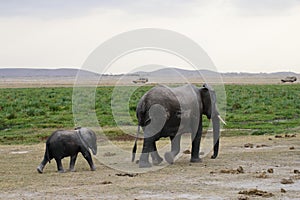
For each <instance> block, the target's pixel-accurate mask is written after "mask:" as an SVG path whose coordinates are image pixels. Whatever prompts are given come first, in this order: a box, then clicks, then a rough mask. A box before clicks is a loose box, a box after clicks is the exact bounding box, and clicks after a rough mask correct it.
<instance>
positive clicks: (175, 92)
mask: <svg viewBox="0 0 300 200" xmlns="http://www.w3.org/2000/svg"><path fill="white" fill-rule="evenodd" d="M136 115H137V118H138V125H139V127H140V126H141V127H142V128H143V131H144V143H143V149H142V154H141V156H140V160H139V167H140V168H145V167H151V166H152V165H151V164H150V162H149V153H150V154H151V157H152V163H153V164H154V165H158V164H160V163H161V162H162V160H163V159H162V158H161V157H160V156H159V154H158V152H157V148H156V144H155V142H156V141H157V140H159V139H160V138H161V137H169V138H170V140H171V151H170V152H167V153H165V156H164V157H165V160H166V161H167V162H168V163H170V164H172V163H173V162H174V157H175V156H176V155H177V154H178V153H179V150H180V139H181V134H183V133H191V135H192V150H191V159H190V161H191V162H201V159H200V157H199V151H200V140H201V136H202V115H206V116H207V118H208V119H212V124H213V135H214V137H213V142H214V153H213V155H212V156H211V158H213V159H214V158H216V157H217V156H218V151H219V134H220V120H219V118H218V115H219V113H218V111H217V108H216V94H215V92H214V91H213V89H212V88H211V87H210V86H208V85H206V84H204V85H203V87H201V88H197V87H196V86H194V85H191V84H188V85H184V86H181V87H177V88H169V87H167V86H161V85H160V86H156V87H154V88H152V89H151V90H149V91H148V92H147V93H146V94H144V96H143V97H142V98H141V100H140V101H139V103H138V105H137V109H136ZM135 152H136V143H135V146H134V148H133V158H132V161H134V157H135Z"/></svg>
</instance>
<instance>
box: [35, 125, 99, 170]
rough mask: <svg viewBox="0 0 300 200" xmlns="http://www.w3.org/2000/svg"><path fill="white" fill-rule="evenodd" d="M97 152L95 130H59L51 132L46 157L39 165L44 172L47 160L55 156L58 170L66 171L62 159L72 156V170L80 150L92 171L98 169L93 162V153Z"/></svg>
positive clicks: (38, 168) (39, 168)
mask: <svg viewBox="0 0 300 200" xmlns="http://www.w3.org/2000/svg"><path fill="white" fill-rule="evenodd" d="M89 149H91V150H92V152H93V154H94V155H96V154H97V141H96V134H95V133H94V131H92V130H91V129H88V128H80V127H79V128H76V129H75V130H58V131H55V132H53V133H52V134H51V136H50V137H49V138H48V139H47V141H46V150H45V154H44V159H43V161H42V162H41V163H40V165H39V166H38V167H37V171H38V172H39V173H43V169H44V167H45V165H46V164H47V162H49V163H50V161H51V160H52V159H53V158H54V159H55V161H56V164H57V171H58V172H64V169H63V166H62V163H61V160H62V159H63V158H64V157H68V156H70V157H71V159H70V171H75V170H74V165H75V162H76V158H77V155H78V152H81V154H82V155H83V157H84V158H85V159H86V160H87V162H88V163H89V165H90V168H91V170H92V171H94V170H96V167H95V165H94V163H93V160H92V156H91V153H90V151H89Z"/></svg>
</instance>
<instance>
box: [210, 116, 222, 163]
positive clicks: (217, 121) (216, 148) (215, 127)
mask: <svg viewBox="0 0 300 200" xmlns="http://www.w3.org/2000/svg"><path fill="white" fill-rule="evenodd" d="M212 124H213V134H214V136H213V146H214V154H213V155H212V156H211V158H212V159H215V158H216V157H217V156H218V153H219V138H220V116H219V115H215V116H213V117H212Z"/></svg>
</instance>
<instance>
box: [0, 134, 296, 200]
mask: <svg viewBox="0 0 300 200" xmlns="http://www.w3.org/2000/svg"><path fill="white" fill-rule="evenodd" d="M299 137H300V135H299V134H297V135H292V134H291V135H288V136H285V135H282V137H275V136H274V135H272V136H240V137H222V138H221V147H220V154H219V157H218V158H217V159H215V160H212V159H210V158H209V156H206V157H204V158H203V161H202V162H201V163H190V162H189V158H190V155H189V154H188V152H186V153H187V154H184V153H183V154H182V156H181V157H180V158H179V159H178V160H177V161H176V162H175V163H174V164H173V165H170V166H166V167H163V168H161V169H159V170H156V171H151V172H147V173H138V174H135V173H127V172H124V171H123V172H122V171H117V170H115V169H112V168H110V167H107V166H106V165H103V164H101V162H100V161H99V159H97V158H96V157H94V162H95V164H96V166H97V170H96V171H89V166H88V164H87V163H86V161H85V160H84V159H83V157H82V156H81V155H79V156H78V160H77V163H76V165H75V167H76V172H66V173H62V174H60V173H57V172H56V163H55V161H54V160H53V161H52V162H51V163H50V164H48V165H47V166H46V167H45V169H44V173H43V174H39V173H38V172H37V171H36V167H37V165H38V164H39V163H40V161H41V159H42V157H43V152H44V144H38V145H27V146H19V145H18V146H0V188H1V190H0V199H53V198H55V199H131V200H134V199H299V197H300V174H299V170H300V140H299V139H300V138H299ZM132 143H133V142H132V141H128V142H123V145H127V146H128V148H129V149H130V148H131V146H132ZM140 145H141V144H140ZM184 150H186V149H182V151H184ZM98 154H100V155H104V156H106V157H110V158H111V159H113V158H114V156H117V155H115V154H114V153H110V152H105V151H104V150H102V151H99V152H98ZM128 160H129V161H130V158H129V159H128ZM68 162H69V159H68V158H66V159H64V166H65V168H67V166H68ZM164 164H165V163H162V165H164ZM129 166H130V167H132V168H134V167H136V168H137V165H136V164H131V163H130V164H129Z"/></svg>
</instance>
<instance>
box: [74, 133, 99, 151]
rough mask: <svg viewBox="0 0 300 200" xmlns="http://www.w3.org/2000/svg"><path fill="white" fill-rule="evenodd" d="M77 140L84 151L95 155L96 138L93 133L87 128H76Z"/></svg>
mask: <svg viewBox="0 0 300 200" xmlns="http://www.w3.org/2000/svg"><path fill="white" fill-rule="evenodd" d="M76 131H78V134H79V138H80V140H81V142H82V144H83V145H84V147H85V148H86V149H91V150H92V152H93V154H94V155H96V154H97V137H96V134H95V132H94V131H92V130H91V129H88V128H76Z"/></svg>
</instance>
